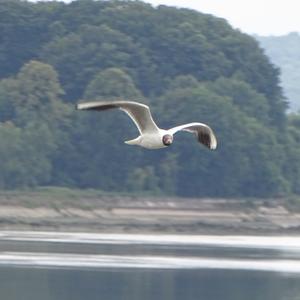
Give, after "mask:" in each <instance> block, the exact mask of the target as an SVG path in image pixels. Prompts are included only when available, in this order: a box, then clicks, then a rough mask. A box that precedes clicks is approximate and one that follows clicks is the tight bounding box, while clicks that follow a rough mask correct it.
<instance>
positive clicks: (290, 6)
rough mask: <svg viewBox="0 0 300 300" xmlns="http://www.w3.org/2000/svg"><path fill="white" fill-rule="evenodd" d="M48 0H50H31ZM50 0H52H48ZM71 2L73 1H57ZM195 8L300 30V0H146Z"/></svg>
mask: <svg viewBox="0 0 300 300" xmlns="http://www.w3.org/2000/svg"><path fill="white" fill-rule="evenodd" d="M31 1H35V2H36V1H47V0H31ZM48 1H49V0H48ZM58 1H64V2H71V1H72V0H58ZM143 1H144V2H148V3H152V4H153V5H159V4H165V5H169V6H177V7H187V8H192V9H195V10H198V11H201V12H204V13H210V14H213V15H215V16H218V17H222V18H224V19H226V20H227V21H228V22H229V23H230V24H231V25H232V26H233V27H234V28H239V29H241V30H242V31H243V32H246V33H249V34H253V33H257V34H260V35H283V34H286V33H289V32H292V31H297V32H300V0H143Z"/></svg>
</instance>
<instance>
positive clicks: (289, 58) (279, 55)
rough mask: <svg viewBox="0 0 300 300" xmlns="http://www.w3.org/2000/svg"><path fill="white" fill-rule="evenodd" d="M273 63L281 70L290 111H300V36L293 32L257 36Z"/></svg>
mask: <svg viewBox="0 0 300 300" xmlns="http://www.w3.org/2000/svg"><path fill="white" fill-rule="evenodd" d="M255 38H256V39H257V40H258V41H259V43H260V45H261V46H262V47H263V48H264V49H265V51H266V53H267V55H268V56H269V57H270V58H271V61H272V62H273V63H274V64H275V65H276V66H277V67H279V68H280V69H281V81H282V83H281V84H282V87H283V89H284V94H285V96H286V97H287V100H288V102H289V110H290V111H291V112H297V111H299V109H300V96H299V95H300V87H299V81H300V71H299V70H300V35H299V33H296V32H292V33H290V34H288V35H285V36H255Z"/></svg>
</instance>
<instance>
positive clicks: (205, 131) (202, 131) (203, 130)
mask: <svg viewBox="0 0 300 300" xmlns="http://www.w3.org/2000/svg"><path fill="white" fill-rule="evenodd" d="M178 131H188V132H192V133H194V134H196V136H197V139H198V141H199V143H201V144H203V145H205V146H206V147H208V148H209V149H211V150H214V149H216V148H217V139H216V136H215V134H214V132H213V131H212V129H211V128H210V127H209V126H207V125H206V124H203V123H188V124H184V125H180V126H176V127H173V128H171V129H170V130H169V132H170V133H171V134H175V133H176V132H178Z"/></svg>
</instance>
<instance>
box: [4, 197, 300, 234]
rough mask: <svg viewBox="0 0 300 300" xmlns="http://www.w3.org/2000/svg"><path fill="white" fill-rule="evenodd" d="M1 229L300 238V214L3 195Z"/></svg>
mask: <svg viewBox="0 0 300 300" xmlns="http://www.w3.org/2000/svg"><path fill="white" fill-rule="evenodd" d="M0 230H29V231H31V230H32V231H57V232H63V231H65V232H94V233H137V234H138V233H142V234H146V233H149V234H150V233H155V234H207V235H210V234H214V235H241V234H243V235H253V234H254V235H287V234H289V235H299V234H300V213H299V212H297V211H291V210H289V209H288V208H287V207H285V205H284V202H282V201H278V200H272V201H266V200H254V201H250V200H249V201H245V200H236V199H209V198H205V199H192V198H159V197H157V198H155V197H137V196H135V197H133V196H131V197H130V196H97V197H87V198H85V197H84V196H83V195H80V196H78V197H60V196H56V197H45V195H40V194H36V193H32V194H29V195H28V194H27V195H26V197H25V196H24V195H21V196H20V195H18V196H16V195H9V197H8V196H7V195H6V196H3V195H0Z"/></svg>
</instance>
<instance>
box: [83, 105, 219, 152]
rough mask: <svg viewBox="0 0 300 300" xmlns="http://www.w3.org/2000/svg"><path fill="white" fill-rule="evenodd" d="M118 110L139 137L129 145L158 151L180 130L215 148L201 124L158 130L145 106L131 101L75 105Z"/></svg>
mask: <svg viewBox="0 0 300 300" xmlns="http://www.w3.org/2000/svg"><path fill="white" fill-rule="evenodd" d="M112 108H119V109H121V110H123V111H124V112H126V113H127V114H128V115H129V117H130V118H131V119H132V120H133V122H134V123H135V125H136V126H137V128H138V130H139V132H140V136H138V137H137V138H136V139H133V140H130V141H126V142H125V143H126V144H129V145H138V146H141V147H144V148H148V149H160V148H164V147H167V146H170V145H171V144H172V143H173V135H174V134H175V133H176V132H178V131H180V130H182V131H188V132H192V133H194V134H196V136H197V139H198V141H199V143H201V144H203V145H205V146H206V147H208V148H209V149H211V150H214V149H216V148H217V139H216V137H215V135H214V132H213V131H212V129H211V128H210V127H209V126H207V125H206V124H203V123H195V122H194V123H188V124H184V125H180V126H176V127H173V128H170V129H168V130H165V129H160V128H159V127H158V126H157V125H156V124H155V122H154V121H153V119H152V116H151V112H150V109H149V107H148V106H147V105H145V104H142V103H138V102H133V101H97V102H86V103H79V104H77V109H88V110H91V109H92V110H99V111H101V110H107V109H112Z"/></svg>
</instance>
